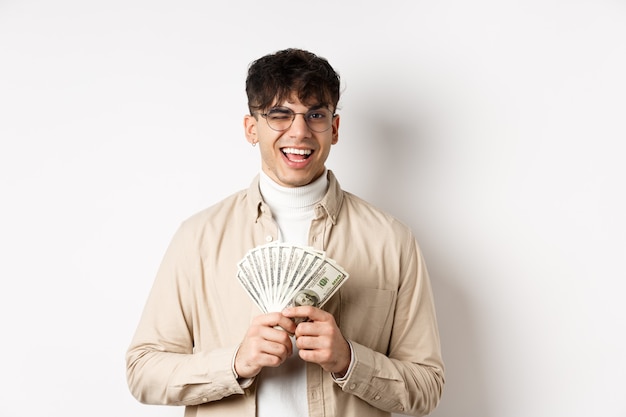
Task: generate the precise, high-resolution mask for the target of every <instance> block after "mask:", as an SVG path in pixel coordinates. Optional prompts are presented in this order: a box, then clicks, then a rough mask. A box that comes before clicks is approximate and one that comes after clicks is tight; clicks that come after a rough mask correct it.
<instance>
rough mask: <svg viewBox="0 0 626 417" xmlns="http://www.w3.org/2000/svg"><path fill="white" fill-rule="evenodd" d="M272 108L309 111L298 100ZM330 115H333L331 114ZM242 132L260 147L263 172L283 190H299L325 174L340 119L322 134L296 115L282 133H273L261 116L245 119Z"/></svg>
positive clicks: (334, 119) (302, 116)
mask: <svg viewBox="0 0 626 417" xmlns="http://www.w3.org/2000/svg"><path fill="white" fill-rule="evenodd" d="M274 107H281V108H288V109H291V110H292V111H293V112H295V113H307V112H308V111H309V110H310V108H309V107H307V106H305V105H304V104H302V103H300V101H299V100H298V99H297V98H292V99H291V100H287V101H285V102H284V103H276V104H275V105H274V106H272V108H274ZM267 110H269V109H267ZM267 110H264V111H262V112H261V113H264V112H266V111H267ZM329 114H331V115H332V111H331V112H330V113H329ZM331 117H332V116H331ZM244 128H245V132H246V138H247V140H248V142H250V143H253V144H254V143H258V144H259V148H260V151H261V168H262V169H263V172H265V174H266V175H268V176H269V177H270V178H272V179H273V180H274V181H275V182H276V183H278V184H280V185H282V186H283V187H301V186H303V185H307V184H310V183H311V182H313V181H315V180H316V179H318V178H319V177H320V176H321V175H322V174H323V173H324V170H325V166H324V164H325V163H326V159H327V158H328V154H329V153H330V147H331V145H334V144H335V143H337V140H338V138H339V137H338V131H339V116H335V117H334V118H333V119H332V123H331V127H330V128H329V129H328V130H326V131H324V132H314V131H312V130H311V129H310V128H309V126H308V125H307V124H306V122H305V119H304V115H302V114H298V115H296V117H295V119H294V120H293V123H292V124H291V126H290V127H289V128H288V129H287V130H284V131H276V130H273V129H272V128H270V126H269V125H268V122H267V119H266V118H264V117H262V116H260V115H257V116H256V118H255V117H254V116H250V115H246V116H245V118H244Z"/></svg>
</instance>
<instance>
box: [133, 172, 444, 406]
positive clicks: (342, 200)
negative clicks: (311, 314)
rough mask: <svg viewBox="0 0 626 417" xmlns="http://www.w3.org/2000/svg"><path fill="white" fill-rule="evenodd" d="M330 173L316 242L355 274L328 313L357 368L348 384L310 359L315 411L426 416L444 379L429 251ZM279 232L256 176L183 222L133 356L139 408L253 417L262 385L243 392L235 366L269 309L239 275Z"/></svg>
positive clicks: (315, 225)
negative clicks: (254, 322) (255, 323)
mask: <svg viewBox="0 0 626 417" xmlns="http://www.w3.org/2000/svg"><path fill="white" fill-rule="evenodd" d="M328 177H329V181H330V183H329V189H328V192H327V194H326V196H325V197H324V199H323V200H322V201H321V202H320V203H319V204H318V205H317V207H316V208H315V213H316V216H315V219H314V220H313V221H312V223H311V229H310V234H309V244H310V245H311V246H313V247H315V248H317V249H320V250H324V251H326V253H327V255H328V256H329V257H330V258H333V259H334V260H336V261H337V262H338V263H339V265H341V266H342V267H343V268H344V269H345V270H346V271H347V272H348V273H349V274H350V279H348V280H347V281H346V282H345V283H344V285H343V286H342V287H341V289H340V290H339V292H338V293H336V294H335V295H334V296H333V297H332V298H331V300H329V301H328V302H327V304H326V305H325V306H324V309H325V310H327V311H329V312H331V313H332V314H333V315H334V317H335V320H336V321H337V324H338V325H339V327H340V329H341V331H342V333H343V335H344V337H345V338H346V339H348V340H350V342H351V344H352V348H353V355H354V356H353V357H354V362H353V366H352V369H351V371H350V373H349V374H348V375H347V378H346V379H345V380H343V381H342V382H337V381H335V380H334V379H333V378H332V376H331V375H330V374H329V373H327V372H324V371H323V370H322V368H321V367H319V366H318V365H316V364H311V363H308V364H307V396H308V407H309V416H311V417H322V416H324V417H329V416H338V417H346V416H358V417H378V416H389V415H390V413H400V414H410V415H416V416H417V415H424V414H427V413H429V412H430V411H432V410H433V409H434V408H435V407H436V405H437V403H438V401H439V399H440V396H441V393H442V389H443V385H444V376H443V362H442V358H441V352H440V346H439V334H438V330H437V322H436V318H435V307H434V304H433V297H432V293H431V287H430V282H429V278H428V273H427V271H426V266H425V264H424V260H423V259H422V255H421V253H420V250H419V248H418V246H417V244H416V242H415V239H414V237H413V235H412V233H411V232H410V230H409V229H408V228H407V227H406V226H404V225H403V224H401V223H399V222H398V221H397V220H395V219H394V218H392V217H390V216H389V215H387V214H385V213H383V212H381V211H379V210H377V209H375V208H373V207H372V206H371V205H369V204H368V203H366V202H364V201H363V200H361V199H359V198H357V197H355V196H354V195H352V194H350V193H347V192H344V191H342V190H341V188H340V187H339V184H338V182H337V180H336V179H335V177H334V175H333V173H332V172H330V171H329V173H328ZM277 237H278V229H277V226H276V224H275V222H274V221H273V220H272V215H271V213H270V211H269V208H268V207H267V205H266V204H265V203H264V202H263V200H262V197H261V194H260V192H259V185H258V177H257V178H256V179H255V180H254V181H253V182H252V184H251V186H250V187H249V188H248V189H247V190H243V191H241V192H238V193H236V194H234V195H232V196H231V197H229V198H226V199H225V200H224V201H222V202H220V203H218V204H217V205H215V206H213V207H210V208H208V209H206V210H204V211H202V212H200V213H198V214H196V215H195V216H193V217H191V218H190V219H188V220H187V221H185V222H184V223H183V224H182V225H181V227H180V229H179V230H178V231H177V233H176V234H175V236H174V237H173V240H172V242H171V244H170V246H169V248H168V250H167V252H166V254H165V256H164V259H163V262H162V264H161V266H160V268H159V271H158V273H157V276H156V279H155V282H154V286H153V288H152V290H151V292H150V295H149V297H148V300H147V303H146V306H145V309H144V312H143V315H142V317H141V320H140V322H139V325H138V328H137V331H136V334H135V336H134V338H133V340H132V343H131V345H130V347H129V350H128V352H127V356H126V360H127V376H128V384H129V387H130V390H131V392H132V394H133V395H134V396H135V397H136V398H137V399H138V400H139V401H141V402H143V403H148V404H169V405H185V406H187V407H186V410H185V416H187V417H189V416H198V417H200V416H219V417H228V416H234V417H246V416H249V417H254V416H255V392H256V382H255V383H253V384H252V385H251V386H250V387H248V388H245V389H243V388H242V387H241V386H240V385H239V383H238V382H237V380H236V379H235V375H234V374H233V370H232V360H233V356H234V354H235V351H236V349H237V347H238V345H239V343H240V342H241V340H242V338H243V336H244V334H245V332H246V330H247V329H248V325H249V323H250V320H251V319H252V317H254V316H255V315H258V314H260V311H259V310H258V309H257V307H255V306H254V304H253V303H252V301H251V300H250V299H249V298H248V296H247V294H246V293H245V291H244V290H243V288H242V287H241V285H240V284H239V282H238V280H237V278H236V272H237V262H238V261H239V260H240V259H241V258H242V257H243V256H244V254H245V253H246V252H247V251H248V250H249V249H251V248H253V247H255V246H258V245H262V244H265V243H268V242H271V241H274V240H276V239H277Z"/></svg>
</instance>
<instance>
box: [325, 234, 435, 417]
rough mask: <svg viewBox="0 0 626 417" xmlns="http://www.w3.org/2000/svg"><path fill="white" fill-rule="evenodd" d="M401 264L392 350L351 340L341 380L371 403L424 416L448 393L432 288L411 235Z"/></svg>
mask: <svg viewBox="0 0 626 417" xmlns="http://www.w3.org/2000/svg"><path fill="white" fill-rule="evenodd" d="M405 248H410V250H408V251H406V252H405V253H406V255H405V256H403V259H401V260H400V262H401V264H402V265H401V267H400V270H401V277H400V278H401V279H400V281H399V283H400V284H399V288H398V298H397V301H396V304H395V313H394V320H393V324H392V331H391V339H390V343H389V350H388V352H385V353H381V352H377V351H375V350H373V349H371V348H370V347H367V346H364V345H362V344H359V343H357V342H355V341H351V345H352V352H353V363H352V365H351V369H350V372H349V373H348V375H346V376H345V378H343V379H342V380H341V381H336V382H337V383H338V384H339V386H340V387H341V389H342V390H343V391H344V392H347V393H351V394H353V395H356V396H358V397H359V398H361V399H362V400H364V401H366V402H367V403H369V404H371V405H372V406H374V407H376V408H378V409H381V410H384V411H388V412H392V413H401V414H408V415H414V416H423V415H426V414H429V413H430V412H431V411H433V410H434V409H435V408H436V406H437V404H438V403H439V400H440V398H441V395H442V392H443V385H444V364H443V360H442V357H441V349H440V341H439V332H438V328H437V319H436V314H435V306H434V301H433V296H432V290H431V286H430V281H429V277H428V272H427V270H426V266H425V263H424V261H423V258H422V255H421V252H420V250H419V248H418V246H417V243H416V242H415V239H414V238H413V237H411V240H410V242H409V243H408V244H407V246H405Z"/></svg>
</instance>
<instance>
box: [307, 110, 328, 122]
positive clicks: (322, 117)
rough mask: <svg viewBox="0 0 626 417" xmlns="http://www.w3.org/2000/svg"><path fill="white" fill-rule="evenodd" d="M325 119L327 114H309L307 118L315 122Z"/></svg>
mask: <svg viewBox="0 0 626 417" xmlns="http://www.w3.org/2000/svg"><path fill="white" fill-rule="evenodd" d="M325 117H326V114H325V113H324V112H312V113H308V114H307V118H309V119H313V120H320V119H324V118H325Z"/></svg>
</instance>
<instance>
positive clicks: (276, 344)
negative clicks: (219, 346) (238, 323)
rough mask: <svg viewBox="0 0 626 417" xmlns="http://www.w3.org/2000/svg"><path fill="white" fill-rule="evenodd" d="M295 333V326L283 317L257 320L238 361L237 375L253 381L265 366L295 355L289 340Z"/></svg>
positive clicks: (244, 342) (273, 315)
mask: <svg viewBox="0 0 626 417" xmlns="http://www.w3.org/2000/svg"><path fill="white" fill-rule="evenodd" d="M283 329H284V330H283ZM295 331H296V325H295V323H294V322H293V321H292V320H291V319H289V318H287V317H285V316H283V315H282V314H280V313H268V314H263V315H260V316H257V317H255V318H254V320H252V323H251V324H250V327H249V328H248V332H247V333H246V335H245V337H244V338H243V341H242V342H241V346H240V347H239V350H238V351H237V356H236V357H235V372H237V375H239V377H240V378H252V377H254V376H256V375H257V374H258V373H259V372H261V369H263V368H264V367H266V366H269V367H277V366H279V365H280V364H281V363H283V362H284V361H285V360H286V359H287V358H288V357H289V356H291V354H292V353H293V352H292V345H291V339H290V338H289V336H290V335H293V334H294V333H295Z"/></svg>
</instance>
